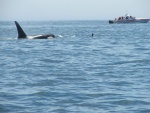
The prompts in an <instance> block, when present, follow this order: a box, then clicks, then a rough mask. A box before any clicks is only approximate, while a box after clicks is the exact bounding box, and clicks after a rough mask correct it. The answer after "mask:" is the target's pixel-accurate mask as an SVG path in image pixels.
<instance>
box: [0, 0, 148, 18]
mask: <svg viewBox="0 0 150 113" xmlns="http://www.w3.org/2000/svg"><path fill="white" fill-rule="evenodd" d="M126 13H128V14H130V15H132V16H136V17H145V18H150V0H0V20H109V19H114V18H115V17H119V16H123V15H125V14H126Z"/></svg>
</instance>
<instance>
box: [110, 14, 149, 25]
mask: <svg viewBox="0 0 150 113" xmlns="http://www.w3.org/2000/svg"><path fill="white" fill-rule="evenodd" d="M149 21H150V19H149V18H136V17H133V16H130V15H128V14H126V15H125V16H122V17H119V18H115V20H109V23H110V24H122V23H147V22H149Z"/></svg>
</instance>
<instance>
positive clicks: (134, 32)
mask: <svg viewBox="0 0 150 113" xmlns="http://www.w3.org/2000/svg"><path fill="white" fill-rule="evenodd" d="M19 23H20V25H21V26H22V27H23V29H24V31H25V32H26V34H28V35H36V34H45V33H46V34H47V33H54V34H55V35H57V36H58V37H57V38H54V39H48V40H46V39H45V40H27V39H25V40H17V36H18V35H17V31H16V27H15V24H14V22H0V113H150V23H147V24H119V25H109V24H108V22H107V21H50V22H19ZM92 33H94V36H93V37H91V34H92Z"/></svg>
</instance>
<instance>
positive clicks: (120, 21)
mask: <svg viewBox="0 0 150 113" xmlns="http://www.w3.org/2000/svg"><path fill="white" fill-rule="evenodd" d="M149 21H150V19H134V20H109V23H110V24H122V23H147V22H149Z"/></svg>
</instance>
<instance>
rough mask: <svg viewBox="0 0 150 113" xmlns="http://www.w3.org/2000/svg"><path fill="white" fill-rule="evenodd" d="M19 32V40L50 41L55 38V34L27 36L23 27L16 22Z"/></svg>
mask: <svg viewBox="0 0 150 113" xmlns="http://www.w3.org/2000/svg"><path fill="white" fill-rule="evenodd" d="M15 24H16V27H17V31H18V39H49V38H55V35H53V34H45V35H36V36H27V35H26V33H25V32H24V31H23V29H22V28H21V26H20V25H19V23H18V22H17V21H15Z"/></svg>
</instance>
